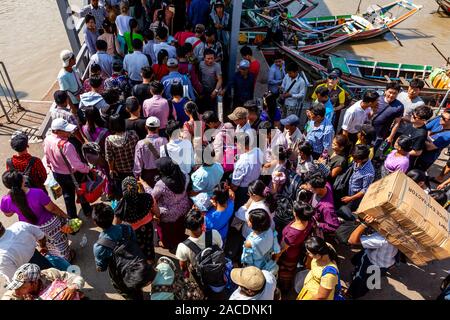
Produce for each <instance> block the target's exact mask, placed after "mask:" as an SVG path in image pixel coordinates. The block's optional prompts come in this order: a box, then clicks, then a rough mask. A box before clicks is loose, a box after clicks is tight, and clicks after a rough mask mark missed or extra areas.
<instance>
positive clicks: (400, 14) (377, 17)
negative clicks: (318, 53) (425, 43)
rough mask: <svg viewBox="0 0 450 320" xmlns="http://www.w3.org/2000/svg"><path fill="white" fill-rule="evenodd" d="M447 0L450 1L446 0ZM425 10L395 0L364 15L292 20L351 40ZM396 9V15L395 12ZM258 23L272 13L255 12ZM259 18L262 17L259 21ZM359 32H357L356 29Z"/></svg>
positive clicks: (298, 26)
mask: <svg viewBox="0 0 450 320" xmlns="http://www.w3.org/2000/svg"><path fill="white" fill-rule="evenodd" d="M446 1H448V0H446ZM420 9H422V6H421V5H416V4H413V3H411V2H409V1H406V0H400V1H395V2H392V3H390V4H388V5H385V6H383V7H381V6H378V5H373V6H371V7H369V9H368V10H367V11H366V12H365V13H364V14H362V15H353V14H347V15H337V16H320V17H312V18H301V19H299V18H291V19H289V20H288V21H289V23H290V24H291V26H292V27H293V28H294V30H295V31H298V32H303V33H330V36H332V37H340V36H343V35H347V34H349V33H352V34H353V36H352V39H351V40H352V41H354V40H362V39H369V38H373V37H377V36H380V35H382V34H384V33H386V32H389V29H391V28H393V27H395V26H396V25H398V24H399V23H401V22H403V21H405V20H406V19H408V18H409V17H411V16H412V15H414V14H415V13H416V12H418V11H419V10H420ZM394 11H396V12H395V15H394ZM255 16H256V17H257V18H254V21H255V23H258V24H257V26H258V27H259V26H261V25H263V24H264V23H265V24H267V23H269V22H270V20H271V19H272V17H271V16H268V15H265V14H262V13H255ZM258 19H259V20H258ZM355 31H358V32H355Z"/></svg>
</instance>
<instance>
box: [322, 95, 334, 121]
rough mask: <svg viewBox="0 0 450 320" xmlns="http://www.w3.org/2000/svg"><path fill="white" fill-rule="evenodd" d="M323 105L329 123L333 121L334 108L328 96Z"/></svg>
mask: <svg viewBox="0 0 450 320" xmlns="http://www.w3.org/2000/svg"><path fill="white" fill-rule="evenodd" d="M324 106H325V118H327V119H328V121H330V123H332V122H333V116H334V108H333V103H332V102H331V100H330V98H328V101H327V102H325V103H324Z"/></svg>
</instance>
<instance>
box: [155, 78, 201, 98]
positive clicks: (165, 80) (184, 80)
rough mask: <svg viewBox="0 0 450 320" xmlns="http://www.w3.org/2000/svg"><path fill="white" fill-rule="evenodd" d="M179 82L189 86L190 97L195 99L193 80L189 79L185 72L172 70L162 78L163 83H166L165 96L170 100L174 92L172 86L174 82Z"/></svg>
mask: <svg viewBox="0 0 450 320" xmlns="http://www.w3.org/2000/svg"><path fill="white" fill-rule="evenodd" d="M174 82H179V83H181V84H182V85H183V87H184V86H187V89H188V92H187V94H189V97H187V98H189V99H191V100H193V101H194V100H195V94H194V88H193V87H192V83H191V80H189V78H188V76H187V75H185V74H181V73H179V72H178V71H172V72H170V73H169V74H168V75H167V76H164V77H163V78H162V79H161V83H162V84H163V85H164V93H163V96H164V98H166V99H168V100H170V99H172V94H171V93H170V89H171V87H172V83H174Z"/></svg>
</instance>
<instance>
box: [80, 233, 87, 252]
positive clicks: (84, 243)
mask: <svg viewBox="0 0 450 320" xmlns="http://www.w3.org/2000/svg"><path fill="white" fill-rule="evenodd" d="M87 242H88V239H87V236H86V233H85V234H83V237H82V238H81V242H80V247H81V248H84V247H85V246H86V245H87Z"/></svg>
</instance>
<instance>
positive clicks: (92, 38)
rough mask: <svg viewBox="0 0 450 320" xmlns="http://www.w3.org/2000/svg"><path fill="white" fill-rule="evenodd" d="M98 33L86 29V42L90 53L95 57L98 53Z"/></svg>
mask: <svg viewBox="0 0 450 320" xmlns="http://www.w3.org/2000/svg"><path fill="white" fill-rule="evenodd" d="M97 38H98V32H97V31H95V32H92V31H90V30H88V29H87V28H85V29H84V41H85V42H86V45H87V47H88V49H89V53H90V54H91V55H93V54H94V53H96V52H97V48H96V47H95V43H96V42H97Z"/></svg>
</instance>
